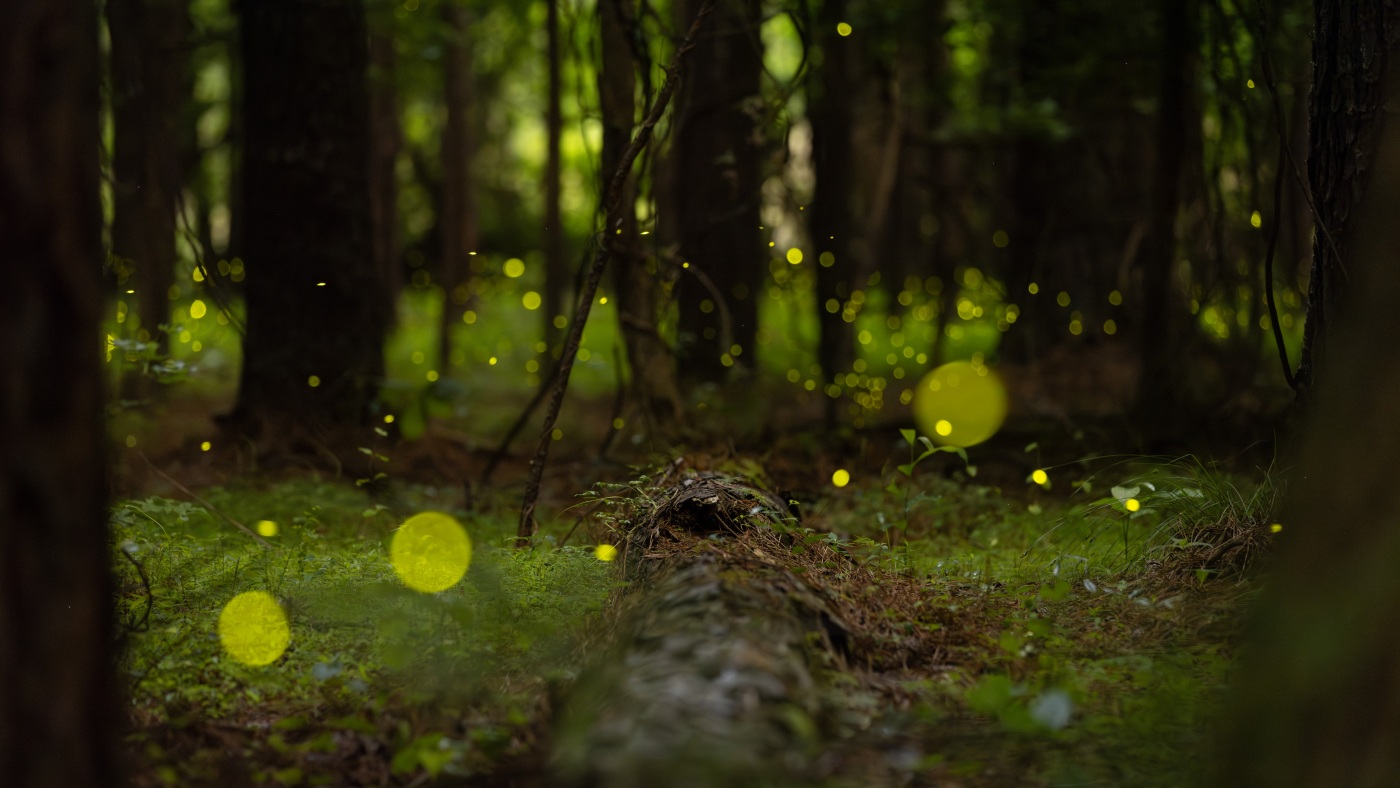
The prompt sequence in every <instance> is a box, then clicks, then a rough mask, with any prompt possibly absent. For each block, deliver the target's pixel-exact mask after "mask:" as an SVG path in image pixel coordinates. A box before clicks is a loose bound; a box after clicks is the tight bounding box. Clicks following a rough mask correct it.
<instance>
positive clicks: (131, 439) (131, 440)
mask: <svg viewBox="0 0 1400 788" xmlns="http://www.w3.org/2000/svg"><path fill="white" fill-rule="evenodd" d="M126 447H127V448H128V449H134V448H136V436H135V435H128V436H126Z"/></svg>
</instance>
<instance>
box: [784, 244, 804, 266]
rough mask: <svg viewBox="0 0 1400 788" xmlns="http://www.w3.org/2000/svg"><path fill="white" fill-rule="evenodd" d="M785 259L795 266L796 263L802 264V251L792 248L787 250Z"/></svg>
mask: <svg viewBox="0 0 1400 788" xmlns="http://www.w3.org/2000/svg"><path fill="white" fill-rule="evenodd" d="M786 257H787V261H788V262H789V263H791V264H793V265H797V264H798V263H801V262H802V250H801V249H798V248H797V247H795V246H794V247H793V248H791V249H789V250H787V255H786Z"/></svg>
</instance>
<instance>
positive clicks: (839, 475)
mask: <svg viewBox="0 0 1400 788" xmlns="http://www.w3.org/2000/svg"><path fill="white" fill-rule="evenodd" d="M831 483H832V484H834V485H836V486H837V487H845V486H846V485H848V484H850V483H851V472H850V471H848V470H846V469H845V468H837V469H836V473H833V474H831Z"/></svg>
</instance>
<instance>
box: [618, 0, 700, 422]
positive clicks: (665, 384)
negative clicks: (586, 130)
mask: <svg viewBox="0 0 1400 788" xmlns="http://www.w3.org/2000/svg"><path fill="white" fill-rule="evenodd" d="M598 24H599V31H600V32H599V39H600V44H601V47H602V58H601V68H600V69H599V72H598V98H599V104H600V108H601V110H602V120H603V149H602V156H601V159H600V161H601V163H602V167H601V168H600V169H599V176H600V179H601V183H600V184H599V192H600V193H606V191H607V187H608V180H609V179H610V178H612V177H613V174H614V173H615V172H616V171H617V168H618V165H619V163H620V162H621V161H622V154H623V151H624V150H626V148H627V144H628V142H630V141H631V137H632V130H633V127H634V126H635V125H636V111H637V109H636V89H637V88H636V83H637V80H636V63H635V62H634V58H633V52H634V50H633V47H632V42H633V41H635V40H636V38H635V36H636V33H637V24H638V20H637V16H636V8H635V4H634V3H633V2H632V1H631V0H599V3H598ZM605 220H606V223H605V225H604V228H605V229H604V234H605V238H604V239H603V241H604V242H605V243H607V244H608V249H609V253H610V254H611V255H612V262H613V287H614V289H615V290H616V292H617V319H618V330H619V331H620V332H621V333H622V339H623V342H624V344H625V345H626V347H627V363H628V367H629V369H630V370H631V380H630V382H629V385H628V393H629V396H630V397H631V399H632V406H633V408H634V409H635V410H636V412H637V413H639V414H640V415H641V417H642V418H643V419H644V420H645V424H646V426H647V429H648V431H649V432H651V433H653V434H656V433H658V432H659V433H661V434H665V433H668V432H670V431H671V430H672V429H673V428H674V427H675V425H676V423H677V422H678V421H679V420H680V418H681V397H680V387H679V385H678V384H677V382H676V366H675V359H674V357H673V356H672V353H671V348H670V347H668V346H667V343H666V340H665V338H664V337H662V335H661V332H660V329H659V325H660V321H661V304H662V301H663V292H662V287H661V280H660V271H659V270H658V267H657V263H656V261H655V260H654V259H650V260H649V259H647V257H646V255H645V254H644V252H643V249H642V247H641V245H640V243H639V241H640V238H639V236H638V228H637V211H636V178H635V177H630V178H629V179H628V182H627V187H626V191H625V192H624V194H623V197H622V201H621V202H620V203H619V205H618V209H617V212H616V213H615V214H614V215H613V216H608V217H605ZM619 230H621V232H620V233H619V232H618V231H619Z"/></svg>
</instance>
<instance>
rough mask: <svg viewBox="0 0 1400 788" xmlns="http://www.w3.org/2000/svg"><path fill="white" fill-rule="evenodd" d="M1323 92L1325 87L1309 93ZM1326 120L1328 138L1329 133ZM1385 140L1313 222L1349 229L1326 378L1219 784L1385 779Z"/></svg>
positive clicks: (1388, 377)
mask: <svg viewBox="0 0 1400 788" xmlns="http://www.w3.org/2000/svg"><path fill="white" fill-rule="evenodd" d="M1337 5H1341V4H1337ZM1372 8H1373V10H1375V11H1377V12H1378V13H1376V14H1375V15H1374V16H1370V17H1368V19H1369V23H1370V24H1374V25H1376V26H1377V27H1383V28H1384V29H1386V30H1387V31H1389V32H1392V33H1393V32H1394V31H1396V30H1397V27H1396V22H1397V21H1398V20H1397V17H1396V15H1395V11H1396V8H1395V5H1394V4H1393V3H1387V4H1384V8H1383V13H1380V12H1381V11H1382V6H1381V4H1374V5H1373V6H1372ZM1332 10H1333V11H1335V10H1336V7H1335V6H1334V8H1333V9H1332ZM1356 18H1359V17H1353V19H1356ZM1333 20H1334V21H1335V17H1333ZM1324 37H1325V36H1323V35H1319V36H1318V39H1319V40H1322V39H1323V38H1324ZM1372 40H1377V39H1372ZM1379 40H1384V41H1388V42H1393V41H1394V37H1393V35H1387V36H1385V37H1384V38H1383V39H1379ZM1388 50H1389V51H1388V52H1387V51H1386V50H1379V51H1376V50H1373V52H1374V53H1375V54H1376V55H1377V59H1378V60H1380V61H1382V63H1381V64H1380V65H1379V66H1378V67H1377V68H1376V70H1375V71H1374V72H1372V73H1373V74H1375V75H1376V76H1379V75H1381V74H1382V73H1385V74H1386V77H1385V82H1386V83H1387V84H1384V85H1382V84H1380V83H1377V84H1374V85H1373V86H1372V87H1373V88H1374V90H1375V93H1374V97H1375V98H1376V99H1377V100H1381V99H1382V98H1383V97H1388V100H1389V101H1390V102H1394V101H1396V100H1397V98H1400V96H1397V89H1400V63H1397V62H1396V58H1395V52H1396V50H1395V49H1394V48H1393V47H1388ZM1333 54H1334V55H1335V53H1333ZM1384 61H1390V62H1389V64H1388V65H1387V64H1386V63H1385V62H1384ZM1330 62H1334V63H1335V62H1336V60H1335V59H1333V60H1331V61H1330ZM1326 95H1327V90H1326V89H1325V88H1324V89H1322V90H1320V91H1319V92H1318V93H1316V94H1315V96H1318V97H1321V96H1326ZM1377 106H1379V104H1377ZM1339 109H1340V108H1339ZM1322 114H1328V113H1325V112H1324V113H1322ZM1314 117H1317V116H1316V115H1315V116H1314ZM1337 120H1338V119H1337V118H1331V119H1329V121H1328V123H1327V128H1329V129H1332V130H1335V129H1336V128H1337V125H1336V121H1337ZM1388 125H1389V124H1388ZM1397 132H1400V129H1397V128H1393V127H1391V128H1387V129H1386V130H1385V136H1386V140H1385V148H1384V149H1382V150H1380V151H1379V153H1380V156H1379V158H1378V159H1375V160H1373V159H1371V158H1369V157H1367V158H1366V161H1367V162H1368V163H1369V162H1370V161H1376V162H1377V165H1376V166H1377V171H1376V175H1375V177H1376V180H1375V181H1374V182H1373V183H1372V184H1371V186H1370V188H1368V189H1366V193H1365V197H1364V199H1357V198H1358V193H1357V192H1355V191H1351V190H1350V189H1348V191H1347V198H1346V206H1347V211H1346V212H1345V213H1344V214H1338V213H1337V211H1336V206H1332V207H1331V208H1329V209H1328V211H1327V213H1326V216H1328V217H1333V218H1342V219H1345V220H1347V221H1346V225H1345V226H1346V228H1347V229H1348V230H1349V231H1350V230H1354V229H1359V230H1360V233H1359V234H1357V235H1355V236H1353V237H1352V238H1349V239H1348V241H1349V242H1348V245H1347V246H1348V252H1347V255H1348V256H1347V261H1348V265H1347V276H1348V277H1349V279H1348V280H1347V287H1346V288H1345V290H1344V291H1343V292H1340V293H1337V294H1336V296H1337V297H1336V299H1335V300H1334V301H1332V307H1331V311H1330V314H1331V315H1332V316H1335V317H1336V322H1335V323H1332V324H1329V325H1328V331H1329V334H1330V336H1329V338H1328V340H1327V342H1328V347H1327V353H1328V361H1327V366H1326V367H1325V368H1324V369H1325V375H1322V376H1320V377H1317V378H1316V379H1315V383H1316V386H1315V387H1314V388H1313V389H1312V396H1311V398H1310V400H1309V409H1308V414H1307V417H1308V419H1309V423H1308V425H1307V428H1306V431H1305V434H1304V436H1303V440H1302V443H1301V446H1300V447H1299V448H1300V452H1299V455H1298V460H1299V462H1298V464H1297V467H1296V470H1295V472H1294V473H1293V474H1291V477H1292V478H1291V479H1290V481H1289V489H1288V495H1287V499H1286V501H1285V505H1284V509H1283V516H1282V517H1281V518H1280V523H1282V525H1283V531H1282V532H1281V533H1280V535H1279V537H1278V539H1279V540H1280V541H1281V542H1282V552H1281V554H1280V556H1279V558H1278V561H1277V563H1276V564H1275V565H1274V567H1273V569H1272V571H1271V576H1270V577H1269V585H1268V586H1267V587H1266V589H1265V593H1264V595H1263V598H1262V599H1261V600H1260V607H1259V610H1258V613H1257V615H1256V617H1255V620H1254V621H1253V622H1252V624H1253V626H1252V631H1251V632H1250V634H1251V636H1252V637H1251V641H1250V646H1249V648H1248V649H1247V650H1246V651H1245V652H1244V653H1243V654H1242V656H1241V661H1240V667H1239V669H1238V670H1237V671H1235V675H1236V676H1237V680H1236V687H1235V690H1236V691H1235V695H1234V706H1233V709H1232V712H1231V716H1230V719H1229V725H1228V726H1227V730H1226V731H1225V734H1226V735H1225V736H1223V737H1221V739H1220V744H1221V746H1220V750H1219V756H1220V757H1219V765H1220V767H1221V768H1220V773H1219V774H1218V775H1217V777H1218V779H1217V783H1216V784H1217V785H1220V786H1222V787H1223V786H1239V785H1268V786H1280V787H1281V788H1289V787H1290V786H1309V787H1312V786H1316V787H1317V788H1324V786H1336V785H1346V786H1353V787H1354V788H1373V787H1375V788H1379V786H1388V785H1394V784H1395V775H1396V774H1400V749H1397V748H1396V747H1395V742H1396V741H1397V739H1400V660H1398V659H1397V653H1400V644H1398V643H1397V638H1396V634H1395V622H1396V621H1397V620H1400V573H1397V572H1396V571H1395V567H1396V565H1397V563H1400V527H1397V523H1400V487H1397V486H1396V484H1395V478H1394V477H1395V471H1394V469H1395V466H1396V464H1397V463H1400V439H1398V438H1397V436H1400V409H1397V408H1396V407H1395V392H1396V391H1397V390H1400V362H1397V360H1396V357H1395V348H1396V347H1397V346H1400V321H1397V320H1396V319H1395V304H1396V303H1397V302H1400V267H1397V266H1396V265H1395V252H1396V250H1397V249H1400V224H1397V223H1396V221H1395V206H1396V205H1397V204H1400V134H1397ZM1379 133H1380V130H1379V129H1375V128H1372V129H1371V130H1369V131H1368V133H1367V136H1368V137H1369V138H1370V139H1371V140H1372V141H1374V140H1377V139H1378V137H1379ZM1373 150H1374V148H1373ZM1318 171H1320V172H1326V171H1327V170H1326V166H1322V167H1321V168H1320V169H1319V170H1318ZM1331 194H1332V195H1333V198H1335V195H1336V192H1331ZM1318 208H1319V210H1322V205H1321V204H1319V206H1318ZM1363 210H1364V216H1363ZM1358 224H1359V225H1360V226H1359V228H1357V225H1358Z"/></svg>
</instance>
